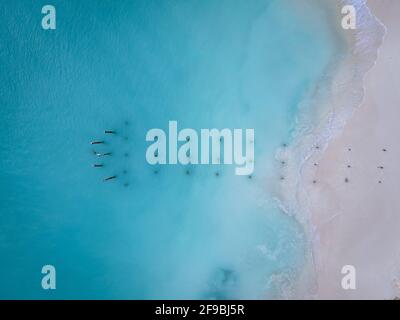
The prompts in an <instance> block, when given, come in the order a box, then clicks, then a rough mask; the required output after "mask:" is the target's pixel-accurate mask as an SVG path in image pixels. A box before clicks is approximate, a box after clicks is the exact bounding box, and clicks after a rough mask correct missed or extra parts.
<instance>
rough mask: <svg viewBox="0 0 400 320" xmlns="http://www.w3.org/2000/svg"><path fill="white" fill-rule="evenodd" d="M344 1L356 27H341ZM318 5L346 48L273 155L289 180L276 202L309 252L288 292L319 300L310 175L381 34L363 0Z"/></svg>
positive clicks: (345, 119) (340, 125) (344, 117)
mask: <svg viewBox="0 0 400 320" xmlns="http://www.w3.org/2000/svg"><path fill="white" fill-rule="evenodd" d="M346 4H353V5H354V6H355V7H356V8H357V13H358V16H357V18H358V28H357V29H356V30H344V29H342V27H341V19H342V17H343V15H342V14H341V8H342V7H343V6H344V5H346ZM324 5H326V6H327V7H329V6H331V7H332V8H331V9H330V10H334V14H333V15H332V20H333V23H334V24H335V25H334V26H333V28H334V29H337V30H336V32H337V33H338V34H339V35H340V37H342V39H341V40H342V41H343V42H345V43H346V49H345V52H344V53H342V52H340V53H341V54H340V55H339V57H340V58H339V59H335V60H333V61H332V64H331V65H330V66H328V69H327V71H326V72H325V74H324V76H323V77H322V78H321V80H320V82H319V83H318V84H317V85H316V88H314V89H313V90H312V91H313V92H312V95H311V96H310V97H308V99H305V100H306V101H305V102H303V103H306V104H311V105H312V106H313V107H314V108H315V109H312V110H311V111H313V112H312V113H316V114H317V115H313V118H314V119H310V117H307V116H306V117H305V118H304V119H300V121H299V124H300V125H299V130H297V132H296V135H295V136H296V138H295V140H294V142H293V144H291V145H290V146H289V147H288V148H285V149H281V150H278V152H277V155H276V158H277V160H278V161H285V162H288V163H289V165H288V166H287V168H286V169H285V173H284V174H285V175H287V176H288V177H289V179H287V182H285V183H284V185H283V186H282V188H281V192H280V194H281V196H278V201H279V203H280V205H281V207H282V209H283V211H285V212H286V213H287V214H290V215H294V216H295V217H296V219H297V220H298V221H299V223H300V224H301V225H302V226H303V228H304V229H305V233H306V235H307V237H308V246H309V251H308V252H306V263H305V268H304V272H303V274H302V275H301V276H300V279H299V283H298V284H297V286H296V290H295V292H294V296H295V297H300V298H302V299H304V298H320V296H319V292H320V290H319V287H320V283H321V281H320V280H321V279H320V276H319V275H320V270H321V259H320V255H321V251H323V249H321V248H320V247H319V246H318V240H319V234H320V228H319V227H320V223H321V221H324V219H325V217H322V218H321V217H320V215H317V214H316V213H315V206H317V207H319V206H321V205H322V203H323V200H322V199H321V198H319V199H318V200H316V199H314V198H315V193H317V192H316V191H317V189H318V188H319V181H321V180H323V177H321V176H318V175H316V171H317V170H318V169H319V162H320V161H322V159H323V158H324V157H325V154H326V152H327V150H329V149H330V145H331V143H332V142H333V141H335V139H336V138H337V137H339V136H340V135H341V134H342V132H343V131H344V129H345V128H346V127H347V126H348V123H349V122H350V121H351V119H352V118H353V116H354V114H355V113H356V112H357V111H358V110H359V109H360V108H361V106H362V104H363V101H364V99H365V93H366V85H365V79H366V77H367V75H368V74H369V73H370V72H371V70H372V68H373V67H374V66H375V65H376V63H377V60H378V52H379V49H380V48H381V46H382V43H383V39H384V36H385V33H386V27H385V26H384V25H383V24H382V23H381V21H380V20H378V18H377V17H376V16H375V15H374V14H373V13H372V12H371V10H370V8H369V7H368V4H367V1H366V0H363V1H361V2H360V1H355V0H339V1H337V2H335V3H329V2H327V3H324ZM336 21H337V24H336ZM320 83H323V86H321V84H320ZM309 111H310V110H309ZM316 120H317V122H315V121H316ZM310 124H311V125H310ZM328 208H329V206H328ZM328 208H326V209H324V210H329V209H328ZM316 217H318V219H319V220H318V219H316ZM330 218H331V217H329V219H330ZM317 220H318V221H317ZM338 274H339V275H340V270H339V271H338ZM339 285H340V281H339Z"/></svg>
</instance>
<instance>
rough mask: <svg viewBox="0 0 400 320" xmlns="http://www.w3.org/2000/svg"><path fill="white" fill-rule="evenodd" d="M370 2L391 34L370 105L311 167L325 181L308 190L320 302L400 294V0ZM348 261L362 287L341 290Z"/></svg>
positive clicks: (370, 86) (374, 75)
mask: <svg viewBox="0 0 400 320" xmlns="http://www.w3.org/2000/svg"><path fill="white" fill-rule="evenodd" d="M368 4H369V6H370V8H371V10H372V12H373V13H374V14H375V15H376V16H377V17H378V18H379V19H380V20H381V21H382V22H383V24H384V25H385V26H386V27H387V34H386V37H385V41H384V44H383V46H382V47H381V49H380V53H379V58H378V60H377V64H376V65H375V66H374V67H373V69H372V70H371V71H370V72H369V73H368V75H367V76H366V79H365V89H366V91H365V98H364V102H363V103H362V105H361V107H360V108H359V109H358V110H357V111H356V112H355V114H354V115H353V117H352V118H351V119H350V120H349V122H348V124H347V125H346V127H345V128H344V130H343V132H342V133H341V134H340V135H339V136H338V137H337V138H335V139H334V140H333V141H332V142H331V143H330V145H329V146H328V148H327V150H326V152H325V153H324V155H323V157H322V159H321V160H320V161H319V163H318V166H317V167H314V166H313V164H311V163H310V165H309V166H310V168H308V169H307V171H310V172H314V173H313V176H312V178H311V179H315V180H316V181H317V183H316V184H313V183H312V182H311V181H310V184H309V186H307V189H308V194H309V199H308V200H309V201H310V209H311V221H312V223H313V224H314V225H315V226H316V228H317V233H316V238H315V239H314V241H313V246H314V248H313V249H314V256H315V263H316V267H317V282H318V285H317V293H316V298H318V299H390V298H393V297H394V296H395V295H398V296H400V290H399V288H398V286H396V283H397V284H400V282H396V279H400V161H399V160H400V143H399V137H400V1H399V0H369V2H368ZM349 148H351V151H349ZM383 149H386V150H387V151H386V152H384V151H383ZM348 165H350V166H351V168H348V167H347V166H348ZM379 166H383V167H384V169H383V170H382V169H379V168H378V167H379ZM346 178H348V183H346V182H345V179H346ZM379 181H381V182H382V183H379ZM348 264H350V265H354V266H355V267H356V270H357V289H356V290H348V291H345V290H343V289H342V287H341V279H342V276H343V275H342V274H341V269H342V267H343V266H344V265H348Z"/></svg>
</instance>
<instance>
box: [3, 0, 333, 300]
mask: <svg viewBox="0 0 400 320" xmlns="http://www.w3.org/2000/svg"><path fill="white" fill-rule="evenodd" d="M51 2H52V3H51V4H53V5H54V6H55V7H56V9H57V29H56V30H55V31H44V30H43V29H42V28H41V19H42V14H41V7H42V5H43V4H42V3H41V2H40V1H33V0H32V1H30V0H16V1H2V3H1V4H0V21H1V28H0V66H1V67H0V83H1V87H0V108H1V109H0V111H1V112H0V120H1V126H0V143H1V148H0V257H1V260H0V298H25V299H26V298H27V299H31V298H39V299H45V298H50V299H51V298H63V299H69V298H79V299H86V298H100V299H103V298H112V299H113V298H141V299H151V298H195V299H196V298H210V299H214V298H216V299H226V298H233V299H236V298H263V297H267V298H272V297H276V296H279V294H280V293H281V292H280V288H281V286H282V284H283V282H285V283H286V281H289V283H292V282H293V281H295V279H296V276H297V275H298V273H299V272H300V271H301V269H302V267H303V263H304V255H305V251H306V241H305V235H304V233H303V230H302V228H301V226H300V225H299V224H298V223H297V222H296V220H295V219H294V218H292V217H289V216H287V215H285V214H284V213H282V212H281V211H280V210H279V208H278V207H277V205H276V203H275V202H274V201H273V199H272V197H271V195H270V194H269V192H268V188H267V186H268V185H271V182H273V183H274V180H276V183H277V184H279V168H280V167H279V164H277V163H276V161H275V160H274V153H275V150H276V149H277V148H278V147H279V146H281V145H282V143H290V141H291V139H292V133H293V130H294V128H295V124H296V117H297V116H298V114H299V112H301V110H299V108H298V104H299V102H300V101H301V100H302V99H303V98H304V96H305V94H306V93H307V91H308V90H309V89H310V88H312V86H313V84H315V83H316V82H317V81H318V80H319V78H320V77H321V75H322V73H323V72H324V71H325V69H326V67H327V66H328V65H329V63H330V61H331V60H332V58H333V56H334V55H335V54H336V52H337V45H336V43H335V42H336V36H335V34H334V32H333V30H332V28H331V26H330V25H329V23H328V22H327V21H328V20H329V19H327V17H326V15H327V14H328V13H327V12H325V11H324V10H323V7H322V6H321V7H320V6H314V7H312V10H304V11H302V10H299V8H298V3H297V5H294V3H293V1H289V0H279V1H278V0H251V1H248V0H218V1H214V0H190V1H183V0H169V1H167V0H157V1H156V0H146V1H144V0H143V1H124V0H121V1H111V0H109V1H108V0H103V1H89V0H85V1H78V0H70V1H61V0H57V1H56V0H54V1H51ZM305 13H306V14H305ZM169 120H177V121H178V126H179V127H180V129H183V128H184V127H189V128H194V129H200V128H219V129H223V128H243V129H244V128H254V129H255V137H256V138H255V171H254V174H253V176H252V178H251V179H250V178H249V177H246V176H236V175H234V172H233V169H234V167H233V166H227V165H225V166H193V165H192V166H188V167H183V166H181V165H176V166H157V167H153V166H151V165H149V164H148V163H147V162H146V160H145V152H146V147H147V146H148V143H146V141H145V135H146V133H147V131H148V130H149V129H151V128H163V129H164V130H167V127H168V121H169ZM105 129H111V130H116V131H117V135H108V136H106V135H104V133H103V132H104V130H105ZM96 139H105V141H106V143H107V144H106V145H104V146H91V145H90V143H89V142H90V141H92V140H96ZM93 151H97V152H112V156H110V157H103V158H101V159H98V158H96V156H95V155H94V154H93ZM99 161H100V162H101V163H103V164H104V165H105V166H104V167H103V168H96V169H95V168H92V167H91V166H92V164H93V163H98V162H99ZM188 170H189V172H190V174H187V171H188ZM156 172H157V173H156ZM216 172H218V174H219V176H216V174H215V173H216ZM111 175H117V176H118V178H117V179H116V180H114V181H109V182H107V183H104V182H103V181H102V179H103V178H105V177H107V176H111ZM46 264H52V265H54V266H55V267H56V270H57V289H56V290H54V291H45V290H43V289H42V288H41V278H42V274H41V273H40V271H41V268H42V266H43V265H46ZM274 279H280V280H279V281H281V282H279V281H278V282H274ZM282 281H283V282H282Z"/></svg>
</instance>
